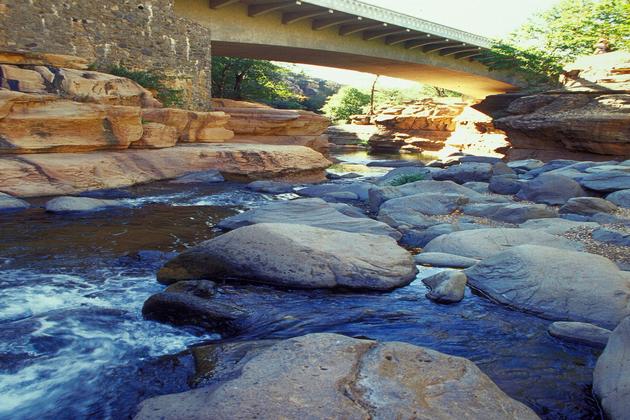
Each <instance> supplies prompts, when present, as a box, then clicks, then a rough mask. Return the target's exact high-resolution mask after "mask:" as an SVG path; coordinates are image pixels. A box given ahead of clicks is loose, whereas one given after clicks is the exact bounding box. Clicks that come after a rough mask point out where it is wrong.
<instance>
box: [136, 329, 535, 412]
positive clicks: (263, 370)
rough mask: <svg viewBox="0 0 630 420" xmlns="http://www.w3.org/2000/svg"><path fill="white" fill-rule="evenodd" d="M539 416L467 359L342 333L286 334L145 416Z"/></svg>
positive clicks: (149, 406) (154, 405)
mask: <svg viewBox="0 0 630 420" xmlns="http://www.w3.org/2000/svg"><path fill="white" fill-rule="evenodd" d="M467 417H470V418H484V419H505V418H514V419H537V418H538V417H537V416H536V414H534V412H533V411H531V410H530V409H529V408H527V407H526V406H525V405H523V404H521V403H519V402H516V401H514V400H512V399H511V398H510V397H508V396H507V395H506V394H505V393H503V392H502V391H501V390H500V389H499V388H498V387H497V386H496V385H495V384H494V383H493V382H492V381H491V380H490V379H489V378H488V377H487V376H486V375H485V374H483V373H482V372H481V370H479V368H477V367H476V366H475V364H474V363H472V362H470V361H469V360H467V359H463V358H459V357H454V356H448V355H445V354H442V353H439V352H436V351H433V350H429V349H426V348H422V347H417V346H414V345H411V344H406V343H397V342H386V343H378V342H375V341H369V340H357V339H353V338H349V337H345V336H341V335H336V334H309V335H306V336H303V337H297V338H293V339H289V340H285V341H282V342H280V343H278V344H275V345H274V346H272V347H270V348H268V349H267V350H264V351H263V352H261V353H259V354H257V355H255V356H254V357H253V358H251V359H250V360H249V361H247V362H246V363H245V364H244V366H243V368H242V369H241V371H240V374H239V375H238V376H237V377H236V378H233V379H230V380H228V381H226V382H223V383H220V384H218V385H217V386H213V387H209V388H200V389H196V390H193V391H188V392H184V393H181V394H172V395H166V396H162V397H157V398H152V399H149V400H146V401H144V402H143V403H142V404H141V405H140V412H139V413H138V415H137V416H136V420H143V419H154V418H162V419H181V418H217V419H227V418H232V419H251V418H259V419H277V418H331V419H332V418H344V419H366V418H377V419H381V418H382V419H386V418H388V419H389V418H418V419H436V418H444V419H447V418H467Z"/></svg>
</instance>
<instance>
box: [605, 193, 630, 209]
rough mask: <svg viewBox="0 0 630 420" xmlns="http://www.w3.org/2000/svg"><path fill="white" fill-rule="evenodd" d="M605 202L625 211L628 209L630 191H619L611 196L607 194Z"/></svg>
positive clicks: (629, 205) (629, 206) (629, 207)
mask: <svg viewBox="0 0 630 420" xmlns="http://www.w3.org/2000/svg"><path fill="white" fill-rule="evenodd" d="M606 200H608V201H610V202H612V203H613V204H616V205H618V206H619V207H623V208H626V209H630V189H629V190H620V191H616V192H614V193H612V194H608V196H607V197H606Z"/></svg>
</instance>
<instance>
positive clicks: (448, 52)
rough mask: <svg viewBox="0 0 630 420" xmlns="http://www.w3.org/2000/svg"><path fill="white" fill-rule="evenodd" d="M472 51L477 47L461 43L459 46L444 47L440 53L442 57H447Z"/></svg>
mask: <svg viewBox="0 0 630 420" xmlns="http://www.w3.org/2000/svg"><path fill="white" fill-rule="evenodd" d="M472 51H478V50H477V47H473V46H471V45H461V46H459V47H453V48H444V49H442V50H440V55H441V56H443V57H447V56H449V55H455V54H457V53H464V52H472Z"/></svg>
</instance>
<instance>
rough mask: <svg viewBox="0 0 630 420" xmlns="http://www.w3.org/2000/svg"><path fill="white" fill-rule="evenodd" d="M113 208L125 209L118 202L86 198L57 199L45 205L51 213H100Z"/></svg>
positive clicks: (122, 204) (123, 205)
mask: <svg viewBox="0 0 630 420" xmlns="http://www.w3.org/2000/svg"><path fill="white" fill-rule="evenodd" d="M114 207H126V206H125V204H124V203H122V202H120V201H118V200H102V199H98V198H88V197H57V198H53V199H52V200H50V201H48V202H47V203H46V211H47V212H51V213H65V212H89V211H101V210H105V209H108V208H114Z"/></svg>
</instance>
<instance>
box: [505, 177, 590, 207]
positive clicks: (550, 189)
mask: <svg viewBox="0 0 630 420" xmlns="http://www.w3.org/2000/svg"><path fill="white" fill-rule="evenodd" d="M586 195H587V194H586V192H585V191H584V189H583V188H582V187H581V186H580V184H579V183H577V182H576V181H574V180H573V179H571V178H568V177H566V176H562V175H553V174H543V175H540V176H538V177H536V178H534V179H532V180H531V181H529V182H525V183H524V184H523V185H522V187H521V190H520V191H519V192H518V194H516V197H517V198H519V199H521V200H527V201H533V202H535V203H543V204H549V205H562V204H564V203H566V202H567V201H568V200H569V199H570V198H573V197H584V196H586Z"/></svg>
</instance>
